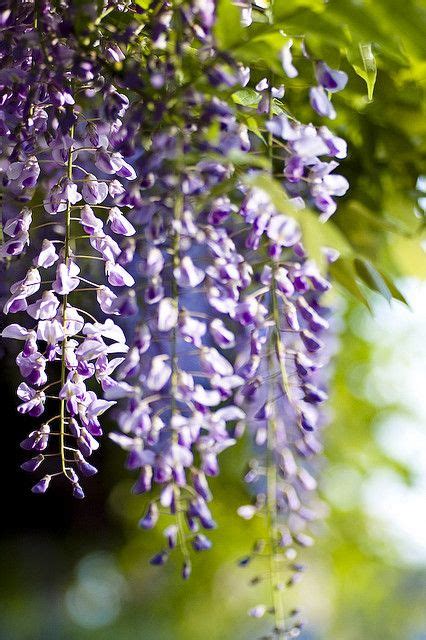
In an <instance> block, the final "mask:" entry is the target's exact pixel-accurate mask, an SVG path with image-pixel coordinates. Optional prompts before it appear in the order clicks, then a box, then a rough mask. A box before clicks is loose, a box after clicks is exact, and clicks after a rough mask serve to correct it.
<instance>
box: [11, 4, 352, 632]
mask: <svg viewBox="0 0 426 640" xmlns="http://www.w3.org/2000/svg"><path fill="white" fill-rule="evenodd" d="M236 4H237V5H238V6H240V7H241V10H242V20H243V23H244V24H245V25H248V24H250V22H251V20H252V6H251V2H245V1H244V2H238V3H236ZM261 9H262V7H260V9H259V7H257V8H256V10H261ZM89 10H90V11H92V10H93V11H94V14H93V16H92V17H93V21H94V24H95V26H96V29H95V30H94V33H93V34H91V35H90V34H89V35H88V34H85V37H84V38H83V40H80V34H79V33H78V29H73V27H72V26H71V24H72V19H73V18H74V17H75V11H77V9H76V8H75V7H74V5H73V3H69V4H67V3H62V5H61V7H60V8H59V7H56V6H53V5H50V3H49V2H48V1H47V0H42V1H41V2H37V3H33V2H27V3H19V4H18V5H17V6H14V7H12V8H11V10H10V11H7V12H6V14H2V15H3V18H2V22H1V23H0V28H1V29H2V33H4V34H5V35H6V36H7V45H8V47H9V48H10V51H11V52H12V55H11V56H9V57H8V58H7V61H6V69H5V71H4V72H5V74H6V75H9V79H10V82H8V84H7V86H6V84H1V86H0V98H1V100H0V104H1V112H0V151H1V157H2V165H1V167H2V178H3V184H4V189H5V198H6V200H5V211H6V216H5V218H6V219H5V220H4V225H3V230H4V235H5V241H4V242H3V245H2V247H1V249H0V257H1V259H3V260H4V261H6V262H7V263H8V265H9V266H10V268H9V274H15V275H16V279H15V282H14V283H13V284H11V287H10V295H9V296H8V298H7V300H6V301H5V304H4V312H5V314H6V315H12V314H13V316H14V318H13V321H12V322H11V323H10V324H9V325H8V326H6V327H5V329H4V330H3V337H5V338H8V339H13V340H15V341H18V342H19V343H22V350H21V351H20V353H19V354H18V356H17V365H18V367H19V371H20V374H21V376H22V378H23V382H22V383H21V384H20V385H19V387H18V397H19V400H20V404H19V406H18V411H19V412H20V413H27V414H29V415H30V416H31V417H32V418H34V420H35V425H34V430H33V431H32V432H31V433H30V434H29V436H28V437H27V438H26V439H25V440H24V441H23V443H22V447H23V448H24V449H26V450H28V451H31V452H32V454H33V457H32V458H31V459H30V460H27V461H25V462H24V463H23V465H22V468H23V469H24V470H26V471H30V472H36V473H40V474H41V479H40V480H39V481H38V482H37V483H36V484H35V485H34V487H33V491H34V493H44V492H46V491H47V489H48V487H49V486H50V484H51V482H52V479H53V480H54V479H55V478H56V476H60V475H62V476H64V477H65V478H66V479H67V480H68V481H69V482H70V483H71V486H72V490H73V493H74V495H75V496H76V497H77V498H81V497H83V495H84V494H83V489H82V488H81V485H80V477H81V476H91V475H93V474H95V473H96V467H95V466H94V465H93V464H92V463H91V462H89V461H88V458H89V457H90V455H91V454H92V452H93V451H95V450H97V448H98V446H99V445H98V440H97V438H98V437H99V436H100V435H101V434H102V426H101V419H100V418H101V416H102V414H103V413H104V412H105V411H106V410H107V409H109V408H110V407H111V406H113V405H117V406H116V408H115V409H114V411H115V418H116V420H117V425H118V428H117V429H114V431H113V432H112V433H111V438H112V439H113V440H114V441H115V442H116V443H117V444H118V445H119V446H120V447H121V448H123V449H124V450H125V451H126V452H127V460H126V466H127V467H128V469H129V470H131V471H133V472H135V473H136V474H137V475H136V482H135V485H134V492H135V493H137V494H143V495H144V496H146V500H145V506H144V507H143V506H141V518H140V521H139V525H140V527H141V528H143V529H151V528H152V527H154V526H155V525H156V524H157V522H158V521H159V520H160V522H164V524H165V527H164V546H163V548H161V549H160V550H159V552H158V553H157V554H156V555H155V556H154V557H153V558H152V563H153V564H155V565H162V564H164V563H165V562H166V561H167V559H168V557H169V555H170V553H171V551H172V550H173V549H175V548H176V549H179V550H180V552H181V553H182V555H183V568H182V575H183V577H184V578H187V577H188V576H189V574H190V571H191V557H190V554H191V551H192V550H193V551H195V552H201V551H204V550H207V549H209V548H210V546H211V541H210V540H209V537H208V531H209V530H210V529H211V528H213V527H214V526H215V520H214V501H213V495H212V493H211V490H210V487H209V480H208V479H209V478H210V477H213V476H216V475H217V474H218V473H219V469H220V456H221V454H222V453H223V452H224V451H226V450H227V449H228V448H229V447H230V446H232V445H233V444H234V443H235V442H236V439H237V438H238V437H240V436H241V435H242V434H243V432H244V428H245V427H248V428H247V429H246V432H248V434H249V437H251V439H252V442H253V455H251V456H250V459H251V462H250V464H249V469H248V472H247V475H246V480H247V482H248V484H249V488H250V493H251V496H252V500H251V502H250V504H247V505H243V506H241V508H240V509H239V514H240V515H241V517H243V518H245V519H250V518H251V517H254V516H258V515H263V516H266V523H267V527H266V528H267V535H266V536H265V540H262V541H258V542H257V543H256V545H255V548H254V552H253V554H251V555H250V556H248V557H247V558H245V560H244V562H242V564H243V565H246V564H248V563H249V562H250V564H251V560H252V559H254V558H256V557H259V558H260V557H263V556H264V555H267V556H268V557H269V558H270V560H271V565H270V566H271V569H270V572H269V579H270V581H271V584H272V593H273V603H271V605H270V606H267V605H259V606H257V607H254V608H253V609H252V610H251V612H250V614H251V615H252V616H253V617H256V618H257V617H261V616H262V615H264V614H266V613H267V612H268V611H269V612H271V613H273V615H274V631H273V635H272V636H271V637H276V638H284V637H286V638H289V637H296V635H297V633H298V630H299V631H300V621H298V620H297V619H295V618H294V617H291V616H290V617H288V616H287V612H286V611H285V607H284V604H283V598H282V586H283V585H284V586H285V585H286V584H287V585H289V586H290V585H291V584H293V583H294V582H296V581H297V580H298V579H299V578H298V577H299V576H300V575H301V565H300V564H299V563H298V562H297V563H296V553H297V552H296V546H297V545H298V546H307V545H309V544H311V540H312V539H311V537H310V534H309V523H310V521H311V520H312V519H313V518H314V510H313V508H312V502H313V501H312V500H311V499H310V497H309V496H310V495H311V494H312V493H313V491H314V488H315V484H316V480H315V477H314V476H315V464H314V463H313V462H312V461H311V457H312V456H313V455H314V454H316V453H318V452H319V451H320V449H321V441H320V431H321V429H320V427H321V426H322V424H323V423H324V422H325V416H324V413H323V412H322V410H321V406H322V404H323V403H324V402H325V400H326V397H327V395H326V386H327V370H328V369H327V364H328V360H329V352H330V344H331V343H332V339H331V338H330V336H331V331H330V327H329V324H330V321H329V315H330V313H329V310H328V309H327V308H326V306H325V303H324V301H323V296H324V295H325V294H326V293H327V291H328V290H329V288H330V283H329V281H328V280H327V277H326V275H325V274H324V273H323V272H322V271H320V269H319V266H318V265H317V264H316V263H315V261H314V260H313V258H312V256H309V255H308V253H307V251H306V249H305V248H304V238H303V234H302V230H301V227H300V225H299V222H298V220H300V216H303V213H304V210H305V209H307V208H311V209H312V210H313V211H316V212H317V213H319V217H320V219H321V220H322V221H326V220H327V219H328V218H329V217H330V216H331V215H333V213H334V212H335V210H336V207H337V201H336V198H339V197H341V196H343V195H344V194H345V193H346V191H347V189H348V183H347V181H346V179H345V178H344V177H343V176H341V175H339V174H336V173H335V170H336V169H337V168H338V166H339V163H338V161H339V160H341V159H344V158H345V156H346V143H345V141H344V140H343V139H342V138H340V137H339V136H336V135H335V134H334V133H333V132H332V131H331V130H329V129H328V128H327V127H326V126H320V127H316V126H314V125H312V124H310V123H302V122H299V121H298V119H297V118H296V117H295V116H294V114H292V115H290V114H289V113H288V109H287V105H286V97H287V94H288V91H289V90H290V89H289V88H288V86H287V85H288V80H289V79H290V80H291V79H292V78H295V77H296V76H297V75H298V73H299V71H298V68H297V67H298V64H297V60H294V59H293V52H294V49H295V48H296V45H295V43H294V42H293V41H292V40H291V39H289V38H286V37H284V36H283V38H284V39H283V42H284V44H283V47H282V50H281V52H280V56H279V58H280V62H281V65H282V68H283V73H282V77H278V74H276V75H275V77H274V79H272V78H267V77H261V76H258V75H257V74H258V72H257V70H254V71H253V73H252V71H251V70H250V69H248V68H247V67H245V66H243V65H242V64H240V63H239V62H238V61H234V60H233V59H232V57H231V56H230V55H229V54H228V53H226V52H222V51H219V50H218V48H217V46H216V43H215V38H214V34H213V30H212V28H213V25H214V22H215V15H216V3H215V2H210V1H206V2H201V3H200V2H198V1H195V0H184V2H179V3H173V2H164V3H153V5H152V6H151V7H149V8H147V9H142V8H141V7H140V6H138V5H137V4H133V3H131V2H126V3H119V2H112V1H111V2H105V3H104V5H103V8H102V11H100V12H99V14H96V12H95V7H94V6H93V7H92V6H90V7H89ZM113 12H120V24H122V25H123V28H122V30H120V29H118V30H117V29H116V30H115V31H114V39H113V40H112V38H111V33H112V32H111V31H110V30H109V29H107V28H104V20H105V19H108V16H109V15H110V14H111V13H113ZM68 14H69V15H68ZM134 16H137V17H138V20H135V19H134ZM90 33H91V32H90ZM141 34H142V35H141ZM86 37H87V38H89V40H90V43H91V44H90V46H87V43H86V44H85V43H84V42H85V38H86ZM91 38H92V39H91ZM140 38H142V39H143V46H141V43H142V41H141V39H140ZM135 51H137V60H136V58H135V57H134V56H133V54H134V52H135ZM141 51H142V52H143V53H142V54H141ZM3 53H4V52H3ZM194 53H196V55H194ZM140 55H143V64H140ZM304 55H307V54H306V52H305V54H304ZM195 58H196V59H197V65H199V72H200V73H199V76H200V77H198V76H196V75H194V72H193V67H194V68H195V67H196V64H195ZM188 60H191V61H192V62H191V64H186V63H187V61H188ZM313 66H314V71H313V77H312V82H313V83H315V86H313V87H312V89H311V90H310V92H309V95H308V94H307V96H306V99H307V100H310V103H311V105H312V107H313V109H314V110H315V111H316V112H317V114H319V115H320V116H324V117H327V118H329V119H333V118H334V117H335V106H334V104H333V103H332V102H331V97H332V95H333V94H334V93H336V92H337V91H340V90H342V89H343V88H344V86H345V84H346V81H347V77H346V74H345V73H344V72H342V71H339V70H334V69H331V68H330V67H328V66H327V64H326V63H324V62H322V61H313ZM251 75H253V78H251ZM242 87H249V89H250V90H251V91H255V92H256V94H257V102H256V105H255V106H254V107H250V106H249V107H247V108H246V107H244V106H242V107H239V106H237V105H236V104H234V103H233V102H230V101H227V100H226V99H224V96H226V95H227V94H228V93H230V92H233V91H238V90H240V89H241V88H242ZM250 108H253V109H254V115H255V121H256V122H257V123H258V124H257V126H258V131H257V135H253V134H252V133H250V132H249V130H248V127H247V122H248V119H247V116H248V115H253V114H250V113H249V112H248V111H247V110H249V109H250ZM259 134H260V135H259ZM265 142H266V144H264V143H265ZM252 152H253V153H252ZM259 156H261V157H262V156H263V160H265V162H259ZM259 167H261V168H259ZM266 167H268V170H266ZM266 174H267V178H268V180H267V181H266V182H265V179H264V178H265V176H266ZM276 178H278V179H279V183H280V186H279V189H278V192H277V190H275V189H273V190H272V191H273V193H270V191H271V190H270V189H268V188H267V186H266V187H265V185H272V184H274V180H275V179H276ZM277 193H279V194H281V195H282V202H281V201H280V199H279V198H277ZM334 258H335V255H334V253H333V252H328V253H327V259H329V260H332V259H334ZM15 314H17V316H16V321H15ZM118 323H120V326H119V324H118ZM332 324H333V323H332V322H331V325H332ZM43 473H44V475H42V474H43ZM142 504H143V503H141V505H142ZM163 516H164V517H163Z"/></svg>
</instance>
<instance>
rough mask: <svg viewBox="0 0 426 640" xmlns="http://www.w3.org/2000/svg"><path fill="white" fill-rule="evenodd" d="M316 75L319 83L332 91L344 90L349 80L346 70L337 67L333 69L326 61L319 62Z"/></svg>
mask: <svg viewBox="0 0 426 640" xmlns="http://www.w3.org/2000/svg"><path fill="white" fill-rule="evenodd" d="M315 75H316V77H317V80H318V83H319V84H320V85H321V86H322V87H324V89H327V91H330V92H331V93H335V92H337V91H342V89H344V88H345V87H346V84H347V82H348V76H347V74H346V73H345V72H344V71H338V70H337V69H331V68H330V67H329V66H328V65H327V64H326V63H325V62H322V61H320V62H317V64H316V67H315Z"/></svg>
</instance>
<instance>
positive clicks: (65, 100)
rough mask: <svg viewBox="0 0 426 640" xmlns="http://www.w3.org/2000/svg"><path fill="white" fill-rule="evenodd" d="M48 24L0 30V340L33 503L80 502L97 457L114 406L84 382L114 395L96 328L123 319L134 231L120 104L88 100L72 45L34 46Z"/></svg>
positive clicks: (51, 21) (17, 15)
mask: <svg viewBox="0 0 426 640" xmlns="http://www.w3.org/2000/svg"><path fill="white" fill-rule="evenodd" d="M60 18H61V16H58V15H57V13H56V12H55V11H54V10H53V9H52V7H50V6H49V5H48V4H47V3H45V4H43V3H40V6H38V5H37V6H36V5H35V4H32V3H26V4H25V5H21V4H19V5H18V6H17V7H16V8H15V9H13V10H11V11H9V12H7V15H6V16H4V20H3V26H2V29H3V34H4V39H3V41H4V42H6V41H7V45H8V46H9V47H10V50H9V51H10V56H11V58H10V59H11V62H10V66H9V68H8V69H7V74H6V72H5V69H3V74H4V75H5V76H6V75H7V78H8V79H9V82H8V84H7V85H6V84H3V85H2V86H1V105H2V123H3V130H2V158H3V160H2V173H3V188H4V189H5V191H6V194H7V195H6V198H7V203H6V206H7V216H8V217H7V219H6V221H5V223H4V227H3V229H4V234H5V238H6V239H5V242H4V243H3V245H2V247H1V249H0V251H1V257H2V259H3V260H6V261H9V262H10V261H11V260H12V259H15V258H17V257H19V261H16V260H14V262H13V264H12V263H11V264H10V269H9V273H12V272H15V267H17V269H19V268H21V269H22V266H24V270H26V271H25V273H23V274H22V275H23V277H20V278H19V279H18V280H17V281H16V282H14V283H13V284H12V285H11V287H10V296H9V297H8V299H7V300H6V302H5V304H4V307H3V312H4V313H5V314H7V315H12V314H13V315H15V314H18V320H19V321H18V322H16V323H12V324H9V325H8V326H6V328H5V329H4V330H3V332H2V335H3V337H4V338H11V339H14V340H18V341H21V342H22V343H23V347H22V351H20V352H19V354H18V356H17V358H16V362H17V364H18V367H19V371H20V374H21V376H22V378H23V380H24V381H23V382H22V383H21V384H20V385H19V387H18V391H17V393H18V397H19V399H20V402H21V403H20V404H19V406H18V411H19V413H21V414H25V413H27V414H29V415H30V416H32V417H34V418H39V417H40V416H42V415H43V414H45V412H46V413H47V414H48V417H47V418H46V419H45V420H44V422H42V423H41V424H39V425H38V426H37V427H36V428H35V429H34V430H33V431H32V432H31V433H30V434H29V436H28V438H26V439H25V440H24V441H23V442H22V443H21V446H22V447H23V448H24V449H26V450H28V451H30V452H32V453H33V454H36V455H35V456H34V457H33V458H31V459H30V460H28V461H27V462H24V463H23V465H22V468H23V469H24V470H26V471H35V470H39V469H44V471H45V473H46V475H44V477H42V479H41V480H40V481H39V482H37V483H36V484H35V485H34V487H33V492H34V493H44V492H45V491H46V490H47V488H48V486H49V484H50V481H51V479H52V478H53V477H55V476H59V475H63V476H65V478H66V479H67V480H69V481H70V482H71V484H72V490H73V495H74V496H75V497H77V498H82V497H84V493H83V489H82V487H81V486H80V480H79V477H80V476H90V475H93V474H94V473H96V468H95V467H94V466H93V465H91V464H90V463H89V462H88V461H87V458H88V457H89V456H90V455H91V453H92V452H93V451H94V450H96V449H97V448H98V446H99V443H98V441H97V437H98V436H100V435H101V434H102V428H101V425H100V421H99V418H100V416H101V415H102V414H103V413H104V412H105V411H106V410H107V409H108V408H109V407H110V406H111V405H113V404H115V403H114V402H112V401H109V400H105V399H104V398H102V397H98V395H99V394H98V393H97V392H95V391H94V390H93V389H92V385H91V380H92V379H93V380H95V381H96V382H97V383H98V385H99V387H100V389H101V390H102V391H103V392H105V391H106V390H107V389H109V388H111V387H113V386H115V385H116V382H115V381H114V380H113V378H112V377H111V376H112V373H113V372H114V370H115V369H116V367H117V366H118V365H119V364H120V363H121V362H122V361H123V356H124V355H125V354H126V352H127V350H128V347H127V346H126V339H125V336H124V333H123V331H122V329H121V328H120V327H119V326H118V325H116V324H115V322H114V321H113V320H112V318H111V317H107V316H119V315H126V313H127V311H128V302H127V299H126V295H127V290H128V289H129V287H131V286H132V285H133V283H134V279H133V276H132V275H131V274H130V273H129V272H128V271H127V270H126V269H125V268H124V266H123V263H124V264H125V262H126V261H125V260H123V249H122V247H121V246H120V244H122V239H123V238H127V237H129V236H132V235H134V233H135V229H134V227H133V226H132V225H131V223H130V222H129V221H128V219H127V217H126V215H125V214H124V213H123V211H122V209H121V208H120V205H119V201H120V198H122V196H123V194H124V193H126V191H127V190H128V188H129V186H128V185H129V184H130V183H129V181H131V180H134V179H135V177H136V174H135V172H134V169H133V168H132V166H131V165H130V164H129V163H128V162H127V161H126V160H125V159H124V157H123V155H122V154H121V153H120V152H118V151H117V150H116V147H117V144H116V140H117V139H118V140H119V138H120V128H121V125H122V122H121V120H120V118H121V117H122V116H123V115H124V113H125V111H126V108H127V106H128V99H127V98H126V96H124V95H122V94H120V93H119V92H118V91H117V90H116V89H115V87H114V86H112V85H109V86H104V88H103V93H102V94H100V92H99V78H100V75H99V70H97V69H96V67H95V66H94V65H93V64H92V63H91V62H89V61H83V60H82V59H81V57H80V55H79V52H78V51H74V50H73V49H72V41H70V40H69V39H66V38H64V37H62V38H61V37H59V38H58V37H57V38H55V39H53V38H52V39H48V38H47V37H46V35H45V34H52V33H54V34H55V35H56V36H58V35H60V30H59V24H60ZM35 22H37V28H35V27H34V24H35ZM48 46H49V47H50V48H48ZM3 53H4V55H5V56H6V53H5V52H3ZM8 59H9V58H8V57H6V61H7V60H8ZM52 60H58V61H59V62H58V63H57V64H55V66H52V64H50V62H51V61H52ZM81 94H83V99H82V98H81V97H80V96H81ZM87 97H90V99H91V100H93V101H96V103H97V105H98V106H97V110H95V109H93V110H92V114H91V115H92V116H93V117H91V118H88V117H87V115H86V113H85V110H84V108H83V106H82V103H83V105H84V98H87ZM78 100H80V104H79V103H78ZM40 194H41V195H42V203H40ZM19 202H21V203H25V206H23V207H22V205H21V207H19ZM35 217H36V220H37V223H36V224H34V222H33V220H34V218H35ZM93 263H95V264H96V268H93V266H92V265H93ZM94 279H95V280H96V281H94ZM123 288H124V289H125V290H126V294H125V295H124V297H123V294H122V293H121V291H122V290H123ZM83 292H84V293H83ZM86 292H90V293H91V294H92V296H93V300H94V301H95V307H96V301H97V307H98V309H97V311H94V313H96V317H94V316H93V315H92V314H91V313H89V312H88V311H87V309H83V308H81V306H80V305H81V304H82V300H83V299H86V298H87V293H86ZM90 293H89V295H90ZM92 307H93V305H91V306H90V307H89V308H90V309H91V310H92ZM55 403H56V405H57V407H58V408H57V409H56V410H55V409H53V408H52V409H50V406H52V407H53V406H54V405H55ZM47 405H49V406H47ZM52 441H53V442H52ZM56 442H57V443H58V444H57V445H55V443H56Z"/></svg>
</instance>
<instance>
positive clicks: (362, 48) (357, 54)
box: [346, 42, 377, 102]
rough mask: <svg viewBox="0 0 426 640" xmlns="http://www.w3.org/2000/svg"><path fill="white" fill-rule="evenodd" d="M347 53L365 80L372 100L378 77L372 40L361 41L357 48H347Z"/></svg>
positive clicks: (351, 62) (356, 70)
mask: <svg viewBox="0 0 426 640" xmlns="http://www.w3.org/2000/svg"><path fill="white" fill-rule="evenodd" d="M346 55H347V58H348V61H349V62H350V64H351V65H352V67H353V68H354V71H355V73H357V74H358V75H359V76H360V78H362V79H363V80H365V83H366V85H367V94H368V99H369V101H370V102H371V101H372V99H373V93H374V86H375V84H376V79H377V64H376V58H375V57H374V53H373V49H372V45H371V42H364V43H362V42H360V43H359V45H358V47H357V48H355V49H347V52H346Z"/></svg>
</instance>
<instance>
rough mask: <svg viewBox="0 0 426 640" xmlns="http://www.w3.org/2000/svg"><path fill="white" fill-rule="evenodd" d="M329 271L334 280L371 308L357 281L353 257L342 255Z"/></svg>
mask: <svg viewBox="0 0 426 640" xmlns="http://www.w3.org/2000/svg"><path fill="white" fill-rule="evenodd" d="M329 271H330V275H331V277H332V279H333V280H335V281H336V282H338V283H339V284H340V286H341V287H343V289H344V290H345V291H347V292H348V293H350V294H351V295H352V296H354V297H355V298H356V299H357V300H359V301H360V302H362V304H364V305H365V306H366V307H367V308H368V309H370V310H371V308H370V304H369V302H368V300H367V298H366V297H365V295H364V293H363V291H362V290H361V289H360V287H359V285H358V283H357V281H356V276H357V274H356V271H355V268H354V265H353V261H352V260H351V259H349V258H346V257H344V256H341V257H340V258H338V259H337V260H336V261H335V262H333V263H332V264H331V265H330V268H329Z"/></svg>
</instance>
